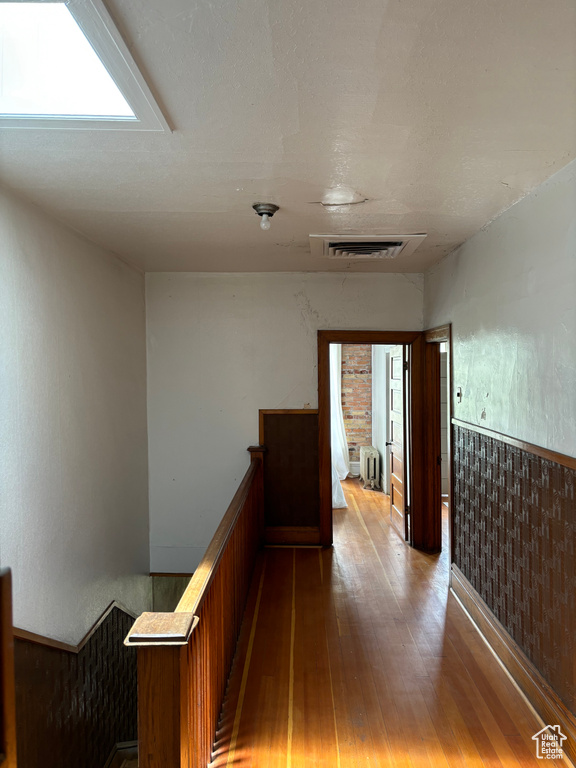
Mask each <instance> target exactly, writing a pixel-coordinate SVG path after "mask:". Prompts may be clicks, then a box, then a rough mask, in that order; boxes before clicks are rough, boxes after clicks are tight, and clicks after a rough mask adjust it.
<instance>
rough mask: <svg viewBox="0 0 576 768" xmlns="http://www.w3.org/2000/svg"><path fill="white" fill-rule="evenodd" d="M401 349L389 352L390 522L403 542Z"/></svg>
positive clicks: (403, 368) (405, 535)
mask: <svg viewBox="0 0 576 768" xmlns="http://www.w3.org/2000/svg"><path fill="white" fill-rule="evenodd" d="M406 354H407V349H406V347H404V346H401V345H399V346H396V347H392V349H391V350H390V401H389V402H390V443H389V445H390V522H391V523H392V525H393V526H394V527H395V528H396V530H397V531H398V533H399V534H400V535H401V536H402V538H403V539H404V540H405V541H409V540H410V527H409V525H410V516H409V508H408V506H407V482H406V478H407V472H406V465H407V461H406V459H407V456H408V450H407V448H408V446H407V440H406V435H407V423H406V414H407V409H406V370H407V360H406Z"/></svg>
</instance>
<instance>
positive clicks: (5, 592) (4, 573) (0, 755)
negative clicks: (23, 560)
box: [0, 568, 16, 768]
mask: <svg viewBox="0 0 576 768" xmlns="http://www.w3.org/2000/svg"><path fill="white" fill-rule="evenodd" d="M0 765H1V766H2V768H16V695H15V685H14V632H13V627H12V576H11V573H10V569H9V568H2V569H0Z"/></svg>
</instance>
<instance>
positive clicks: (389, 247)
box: [310, 234, 426, 261]
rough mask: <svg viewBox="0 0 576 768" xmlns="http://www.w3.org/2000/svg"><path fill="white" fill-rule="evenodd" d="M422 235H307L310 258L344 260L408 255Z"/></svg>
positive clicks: (390, 257) (395, 257)
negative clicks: (308, 237)
mask: <svg viewBox="0 0 576 768" xmlns="http://www.w3.org/2000/svg"><path fill="white" fill-rule="evenodd" d="M425 237H426V235H425V234H422V235H310V252H311V253H312V256H316V257H317V258H324V259H343V260H345V261H377V260H380V259H397V258H398V257H399V256H402V257H404V256H410V254H411V253H414V251H415V250H416V248H418V246H419V245H420V243H421V242H422V240H424V238H425Z"/></svg>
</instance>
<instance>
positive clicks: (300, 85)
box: [0, 0, 576, 272]
mask: <svg viewBox="0 0 576 768" xmlns="http://www.w3.org/2000/svg"><path fill="white" fill-rule="evenodd" d="M107 6H108V8H109V10H110V12H111V14H112V16H113V18H114V19H115V21H116V23H117V24H118V26H119V28H120V31H121V32H122V34H123V36H124V38H125V40H126V42H127V43H128V46H129V47H130V50H131V51H132V53H133V55H134V58H135V59H136V61H137V62H138V64H139V65H140V67H141V70H142V72H143V74H144V76H145V77H146V79H147V81H148V83H149V85H150V87H151V88H152V90H153V92H154V93H155V95H156V97H157V98H158V101H159V103H160V105H161V106H162V107H163V109H164V112H165V114H166V117H167V119H168V121H169V122H170V124H171V125H172V126H173V127H174V129H175V130H174V132H173V133H172V134H160V133H157V134H152V133H138V132H132V133H129V132H125V133H124V132H117V131H106V132H104V131H99V132H96V131H47V130H44V131H41V130H26V129H23V130H10V129H7V130H6V129H5V130H3V131H2V132H1V133H0V180H2V182H3V183H4V184H5V185H6V186H8V187H11V188H13V189H15V190H18V191H19V192H20V193H21V194H23V195H24V196H25V197H26V198H28V199H29V200H32V201H33V202H35V203H37V204H38V205H40V206H41V207H43V208H45V209H46V210H48V211H49V212H51V213H53V214H54V215H55V216H56V217H57V218H58V219H60V220H62V221H64V222H66V223H67V224H69V225H70V226H71V227H73V228H75V229H77V230H79V231H80V232H82V233H83V234H85V235H86V236H87V237H88V238H90V239H92V240H94V241H96V242H98V243H100V244H102V245H104V246H106V247H107V248H110V249H111V250H112V251H114V252H115V253H117V254H118V255H119V256H121V257H122V258H123V259H125V260H126V261H129V262H130V263H132V264H134V265H137V266H138V267H140V268H141V269H143V270H146V271H182V270H184V271H225V272H234V271H239V272H242V271H310V270H313V271H315V270H320V271H327V270H346V269H348V268H351V269H353V270H354V271H364V270H366V271H402V272H420V271H423V270H424V269H426V268H428V267H429V266H430V265H432V264H433V263H435V262H437V261H438V260H439V259H441V258H442V257H443V256H444V255H445V254H447V253H449V252H450V251H451V250H453V249H454V248H455V247H456V246H457V245H459V244H460V243H461V242H463V241H464V240H466V239H467V238H468V237H470V236H471V235H472V234H473V233H474V232H476V231H477V230H478V229H480V228H481V227H482V226H483V225H484V224H486V223H487V222H488V221H490V220H491V219H492V218H494V217H495V216H497V215H498V214H499V213H500V212H502V211H503V210H505V209H506V208H508V207H509V206H510V205H512V204H513V203H514V202H516V201H517V200H518V199H520V198H521V197H522V196H524V195H525V194H526V193H527V192H528V191H530V190H531V189H533V188H534V187H535V186H536V185H538V184H539V183H540V182H542V181H543V180H544V179H546V178H548V177H549V176H551V175H552V174H553V173H555V172H556V171H557V170H559V169H560V168H561V167H563V166H564V165H566V164H567V163H568V162H569V161H570V160H572V159H573V158H574V157H575V156H576V3H574V0H546V2H542V0H504V1H503V0H220V1H218V0H212V1H210V0H195V1H192V0H109V2H107ZM339 194H343V195H351V196H353V197H351V198H350V199H355V200H364V199H366V202H363V203H357V204H354V205H346V206H337V207H323V206H322V205H321V204H320V203H319V201H321V200H328V199H331V196H332V197H333V196H336V197H337V196H338V195H339ZM345 199H347V198H345ZM258 201H267V202H268V201H269V202H275V203H277V204H278V205H279V206H280V211H279V212H278V213H277V214H276V216H275V217H274V219H273V221H272V228H271V230H270V231H269V232H262V231H261V230H260V228H259V226H258V218H257V216H256V214H255V213H254V212H253V211H252V208H251V206H252V204H253V203H255V202H258ZM332 232H333V233H367V234H372V233H393V234H400V233H415V232H427V233H428V237H427V238H426V240H425V241H424V243H423V244H422V245H420V246H419V248H418V249H417V250H416V251H415V252H414V253H413V254H412V255H411V256H409V257H407V258H406V261H405V262H403V261H402V260H401V258H399V259H398V260H396V261H389V262H380V263H368V264H360V263H356V262H354V263H353V264H352V265H351V266H349V265H348V263H347V262H344V263H341V262H333V261H328V260H324V259H319V258H313V257H312V256H311V255H310V248H309V242H308V235H309V234H310V233H332Z"/></svg>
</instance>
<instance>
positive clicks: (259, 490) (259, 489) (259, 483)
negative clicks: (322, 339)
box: [248, 445, 268, 546]
mask: <svg viewBox="0 0 576 768" xmlns="http://www.w3.org/2000/svg"><path fill="white" fill-rule="evenodd" d="M267 450H268V448H266V446H265V445H251V446H250V447H249V448H248V452H249V453H250V462H251V463H252V464H253V463H254V462H259V464H260V468H259V469H258V473H257V474H256V477H255V478H254V491H255V497H256V504H257V515H256V518H257V520H258V532H259V539H260V546H262V545H263V544H264V533H265V528H266V522H265V515H264V455H265V453H266V452H267Z"/></svg>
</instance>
